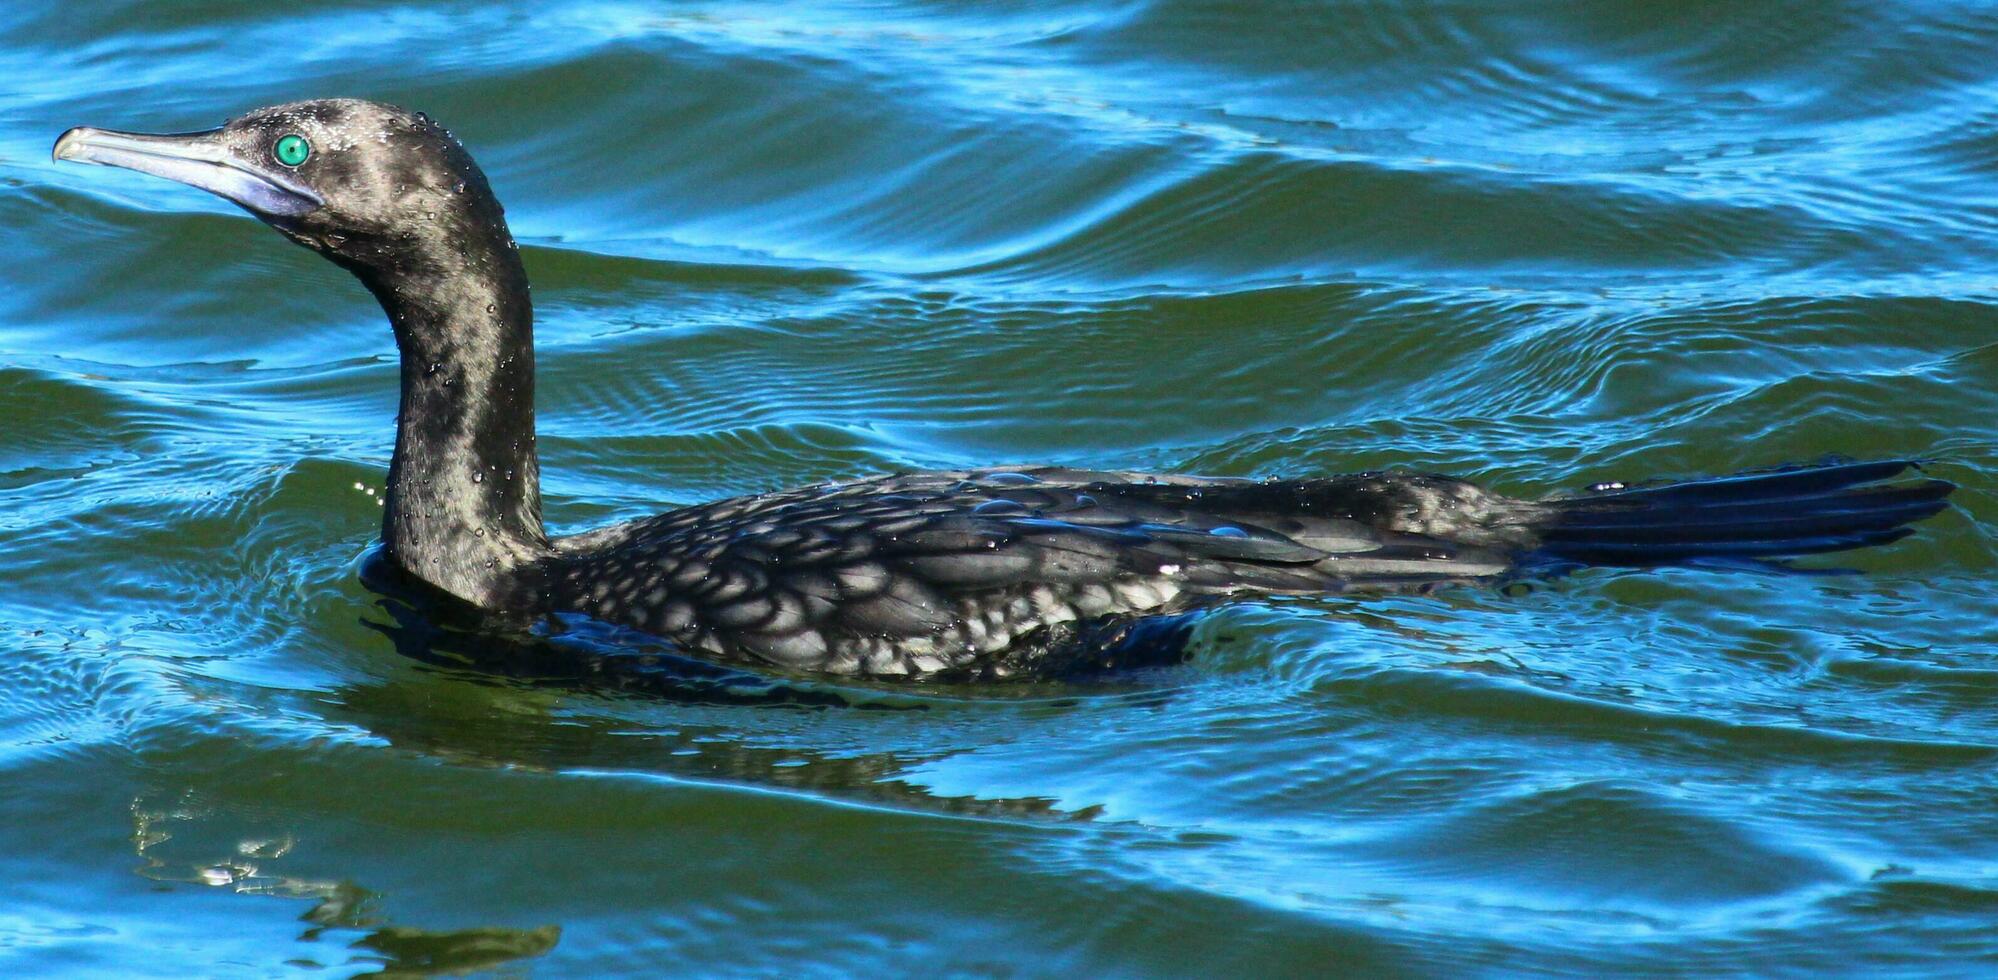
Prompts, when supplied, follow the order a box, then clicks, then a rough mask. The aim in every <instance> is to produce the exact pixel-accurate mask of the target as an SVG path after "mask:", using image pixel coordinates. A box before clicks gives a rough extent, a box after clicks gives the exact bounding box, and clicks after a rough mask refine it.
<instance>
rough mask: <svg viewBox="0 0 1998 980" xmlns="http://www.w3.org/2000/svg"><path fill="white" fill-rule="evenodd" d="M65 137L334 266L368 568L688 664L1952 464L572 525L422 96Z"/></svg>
mask: <svg viewBox="0 0 1998 980" xmlns="http://www.w3.org/2000/svg"><path fill="white" fill-rule="evenodd" d="M54 155H55V158H56V159H58V160H76V161H80V162H85V163H97V164H107V165H110V166H117V167H125V168H129V169H132V170H138V171H142V172H145V173H150V174H155V175H158V176H161V177H166V178H168V179H171V180H177V181H180V182H182V183H185V184H191V185H193V186H195V187H199V188H202V189H204V190H208V191H212V192H214V193H216V194H218V195H221V196H222V197H224V198H227V199H229V200H231V201H233V202H235V203H236V204H238V205H241V206H242V207H243V208H244V209H246V210H248V211H249V212H250V213H251V214H253V215H255V216H256V217H258V218H259V219H261V220H263V221H264V222H265V223H266V224H268V225H270V226H271V227H273V228H276V229H277V230H278V231H279V232H282V233H283V234H284V235H285V236H286V237H288V238H290V239H291V240H292V241H295V242H297V243H299V244H300V245H304V246H305V247H307V248H310V249H312V250H313V251H316V252H318V253H319V254H321V255H324V256H325V257H327V258H328V259H331V260H332V261H333V262H335V263H336V264H338V265H340V266H341V267H342V268H345V269H347V270H348V271H349V272H352V273H353V274H354V275H355V276H356V277H357V278H359V279H360V280H361V282H362V283H363V284H364V285H366V286H367V287H368V289H369V290H370V291H371V292H373V293H374V295H375V298H376V299H378V300H380V302H381V305H382V308H383V309H384V310H386V311H387V313H388V318H389V322H390V324H391V325H392V327H393V328H394V331H395V339H396V346H397V348H398V349H399V351H400V353H401V359H402V402H401V413H400V415H399V416H398V420H397V430H396V443H395V455H394V457H393V459H392V461H391V462H390V464H389V477H388V493H387V499H386V507H385V513H384V515H383V519H382V543H383V546H384V552H385V554H386V557H387V559H388V560H389V561H390V562H391V563H392V564H393V565H394V566H395V567H397V568H399V569H400V570H402V571H403V572H405V573H406V574H407V575H408V576H410V577H412V578H414V579H416V580H418V581H420V582H422V583H425V584H426V585H428V586H429V587H432V588H434V589H435V590H439V591H441V592H442V593H445V594H447V595H449V596H452V597H455V598H456V599H457V600H461V601H462V602H463V603H465V604H468V605H469V606H471V607H473V608H474V609H475V610H477V611H479V612H480V613H482V614H484V615H487V616H491V617H496V618H497V619H499V620H501V621H504V622H511V623H522V622H531V621H533V620H535V619H537V618H540V617H544V616H547V615H550V614H555V613H582V614H586V615H588V616H593V617H596V618H598V619H600V620H604V621H608V622H610V623H612V624H617V625H621V626H625V627H630V628H635V629H637V630H641V631H644V632H647V633H650V634H655V635H657V636H660V637H664V638H667V639H669V640H671V641H674V642H675V643H677V644H680V645H683V646H684V647H685V648H686V649H688V650H689V651H692V652H693V653H695V654H696V655H698V656H704V657H708V658H711V659H716V660H722V661H728V662H734V663H751V664H760V665H771V666H775V667H778V668H781V669H786V670H795V671H820V672H826V673H831V674H844V675H904V676H926V675H937V674H940V673H943V674H951V675H963V674H971V675H974V676H1004V675H1010V674H1032V673H1034V672H1036V670H1037V668H1039V667H1041V666H1042V665H1044V664H1045V663H1047V662H1050V661H1052V660H1055V659H1059V657H1060V655H1059V654H1057V653H1056V652H1055V651H1057V650H1059V649H1060V648H1062V647H1063V646H1064V645H1065V644H1074V643H1083V642H1094V641H1097V640H1099V639H1100V638H1101V637H1103V636H1105V635H1106V629H1111V630H1112V631H1114V629H1112V628H1114V627H1116V626H1118V624H1133V623H1136V624H1142V623H1144V622H1147V621H1150V620H1149V618H1150V617H1157V616H1161V615H1166V614H1171V613H1175V612H1181V611H1185V610H1187V609H1190V608H1193V607H1195V606H1198V605H1200V604H1203V603H1207V602H1211V601H1214V600H1218V599H1221V598H1224V597H1228V596H1242V595H1250V594H1257V593H1322V592H1344V591H1349V590H1407V589H1418V588H1427V587H1431V586H1435V585H1437V584H1440V583H1458V582H1475V581H1480V580H1501V579H1503V578H1505V577H1506V576H1509V575H1513V574H1517V573H1519V572H1520V571H1521V570H1522V569H1526V570H1532V569H1534V568H1538V567H1543V566H1549V565H1576V564H1610V565H1631V566H1648V565H1662V564H1671V563H1676V562H1687V561H1694V560H1702V559H1723V560H1729V561H1744V560H1747V561H1765V560H1772V559H1782V558H1786V557H1789V556H1795V555H1803V554H1810V553H1816V552H1828V551H1838V550H1842V549H1847V548H1857V547H1862V546H1866V545H1873V544H1880V543H1883V542H1887V541H1892V540H1895V539H1896V538H1899V537H1902V536H1903V535H1906V534H1908V533H1910V529H1909V528H1907V527H1905V525H1906V524H1908V523H1909V522H1912V521H1916V520H1919V519H1922V518H1925V517H1928V516H1930V515H1932V514H1935V513H1936V512H1938V511H1939V510H1941V509H1943V508H1944V507H1945V506H1946V504H1945V501H1944V498H1945V497H1946V496H1947V495H1948V494H1949V493H1950V491H1951V490H1952V489H1954V487H1953V486H1952V485H1951V484H1949V483H1947V482H1944V481H1941V480H1933V479H1901V480H1891V478H1893V477H1895V476H1897V475H1899V474H1901V473H1903V471H1905V470H1907V469H1908V468H1909V467H1910V466H1911V465H1912V464H1911V463H1910V462H1908V461H1905V460H1894V461H1885V462H1862V463H1851V462H1847V463H1831V464H1822V465H1817V466H1809V467H1792V468H1787V469H1778V470H1770V471H1763V472H1758V473H1749V474H1742V475H1738V476H1733V477H1726V478H1720V479H1709V480H1698V481H1693V482H1684V483H1665V484H1660V485H1650V486H1640V487H1635V488H1629V487H1622V486H1621V485H1614V486H1606V487H1598V488H1594V489H1592V490H1591V492H1588V493H1585V494H1582V495H1579V496H1574V497H1567V498H1555V499H1548V500H1539V501H1529V500H1519V499H1513V498H1508V497H1504V496H1500V495H1497V494H1494V493H1490V492H1487V491H1485V490H1482V489H1479V488H1478V487H1476V486H1474V485H1472V484H1470V483H1466V482H1464V481H1462V480H1456V479H1451V478H1448V477H1442V476H1433V475H1426V474H1413V473H1391V472H1379V473H1360V474H1355V475H1346V476H1329V477H1312V478H1305V479H1297V480H1243V479H1210V478H1200V477H1190V476H1153V475H1147V474H1137V473H1111V472H1091V471H1082V470H1072V469H1060V468H1026V469H1007V470H1003V471H1002V470H968V471H960V472H928V473H907V474H901V475H894V476H882V477H877V478H873V479H866V480H860V481H857V482H852V483H845V484H831V485H825V486H815V487H807V488H804V489H798V490H791V491H787V492H782V493H770V494H762V495H758V496H751V497H738V498H733V499H728V500H719V501H715V502H713V503H707V504H701V505H698V506H692V507H684V508H681V509H678V510H674V511H670V512H667V513H665V514H661V515H659V516H657V517H650V518H645V519H642V520H636V521H631V522H628V523H623V524H618V525H616V526H613V527H606V528H602V529H600V530H595V531H590V532H587V533H584V534H577V535H573V536H569V537H554V538H551V537H549V536H548V534H547V533H546V532H545V530H544V529H543V527H542V523H541V497H540V470H539V466H538V464H537V462H536V456H535V445H534V343H533V310H532V306H531V304H530V303H529V301H528V286H527V274H526V272H525V270H524V269H523V268H522V265H521V260H520V254H519V250H518V247H517V246H516V245H515V243H514V240H513V237H512V235H511V234H510V233H509V232H508V230H507V224H506V219H505V217H504V215H503V213H502V211H501V208H500V203H499V201H498V199H497V198H495V197H494V195H493V192H492V189H491V188H490V187H489V186H488V184H487V182H486V177H485V175H484V174H483V173H482V172H481V171H480V170H479V168H478V166H477V165H476V164H474V163H473V162H472V158H471V156H470V155H469V154H467V153H466V151H465V149H464V148H463V147H462V146H460V145H459V143H458V141H457V140H456V139H454V138H453V137H452V136H451V135H450V134H449V133H448V132H446V131H445V130H444V129H443V128H441V127H439V126H438V125H437V124H435V123H433V122H432V121H431V120H430V119H429V118H428V117H426V116H425V115H423V114H422V113H413V112H408V111H405V110H403V109H400V108H396V107H393V106H388V105H382V104H379V103H374V102H366V101H359V100H351V99H330V100H320V101H310V102H296V103H291V104H287V105H280V106H273V107H270V108H265V109H258V110H256V111H254V112H250V113H247V114H245V115H243V116H241V117H238V118H236V119H234V120H231V121H230V122H229V123H227V124H226V125H224V126H223V127H222V128H220V129H216V130H212V131H208V132H199V133H183V134H174V135H142V134H133V133H120V132H111V131H107V130H98V129H88V128H78V129H72V130H70V131H68V132H66V133H64V134H63V135H62V138H61V139H60V140H58V141H57V143H56V145H55V150H54Z"/></svg>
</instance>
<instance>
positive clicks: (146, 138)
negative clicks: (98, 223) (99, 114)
mask: <svg viewBox="0 0 1998 980" xmlns="http://www.w3.org/2000/svg"><path fill="white" fill-rule="evenodd" d="M54 156H55V158H56V159H57V160H76V161H78V162H80V163H96V164H102V165H104V166H107V167H124V168H125V169H127V170H137V171H138V172H140V173H145V174H152V175H153V176H155V177H165V178H166V179H168V180H176V181H179V182H181V183H183V184H186V185H188V186H190V187H199V188H201V189H202V190H204V191H208V192H209V193H212V194H218V195H220V196H222V197H225V198H228V199H229V200H231V201H234V202H236V203H237V204H240V205H242V206H243V207H244V208H247V209H249V211H250V212H251V213H252V214H256V215H259V216H265V215H268V216H275V217H293V218H295V217H298V216H299V215H302V214H306V213H308V212H311V211H313V210H315V209H317V208H318V207H320V206H321V205H323V204H325V203H326V200H325V198H322V197H320V196H319V194H318V193H317V192H315V191H313V190H312V188H310V187H307V186H305V185H304V184H303V183H302V182H300V181H299V180H298V178H297V177H295V176H292V175H291V174H289V173H286V172H283V170H282V168H280V167H278V166H276V165H275V164H271V165H266V166H258V165H256V164H252V163H248V162H245V161H244V160H242V159H240V158H238V157H237V156H236V155H235V154H234V153H232V152H231V151H230V150H229V147H228V146H227V144H225V143H224V142H223V140H222V131H221V130H219V129H212V130H209V131H208V132H205V133H167V134H161V135H153V134H150V133H120V132H116V131H114V130H109V129H92V128H90V127H88V126H78V127H77V128H75V129H72V130H70V131H69V132H67V133H64V134H62V138H61V139H58V140H56V145H55V151H54Z"/></svg>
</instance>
